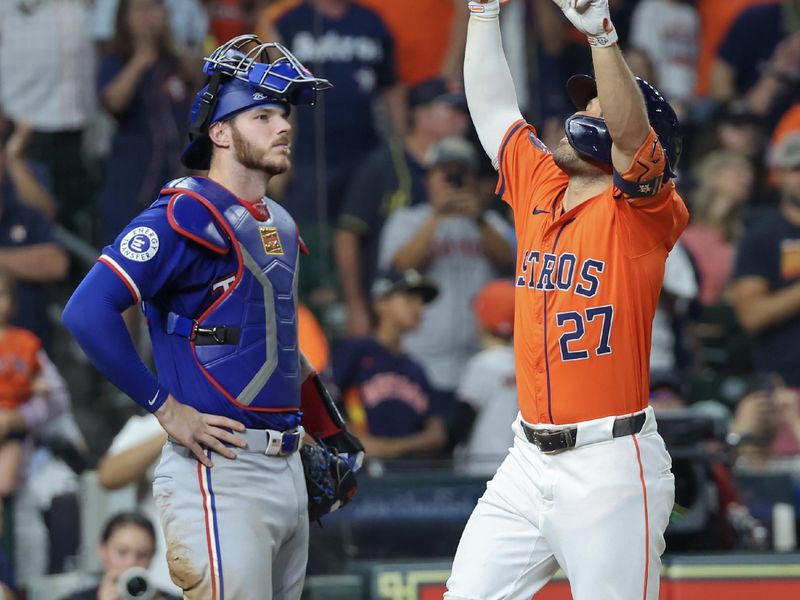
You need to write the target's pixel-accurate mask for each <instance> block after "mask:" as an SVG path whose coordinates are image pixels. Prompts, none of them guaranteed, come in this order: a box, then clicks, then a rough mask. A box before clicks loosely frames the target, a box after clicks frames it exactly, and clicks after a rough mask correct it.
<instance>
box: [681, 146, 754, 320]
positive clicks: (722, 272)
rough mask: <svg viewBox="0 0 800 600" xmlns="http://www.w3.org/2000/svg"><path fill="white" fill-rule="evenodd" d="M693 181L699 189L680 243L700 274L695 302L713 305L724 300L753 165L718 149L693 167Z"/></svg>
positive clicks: (752, 178)
mask: <svg viewBox="0 0 800 600" xmlns="http://www.w3.org/2000/svg"><path fill="white" fill-rule="evenodd" d="M694 179H695V181H697V183H698V187H697V189H696V190H695V191H694V192H693V194H692V195H691V207H692V222H691V223H690V224H689V226H688V227H687V228H686V231H684V232H683V236H681V243H682V244H683V246H684V247H685V248H686V250H687V251H688V252H689V255H690V256H691V258H692V261H693V262H694V265H695V266H696V267H697V270H698V272H699V273H698V274H699V278H698V279H699V283H700V294H699V297H698V299H699V300H700V303H701V304H703V305H705V306H712V305H715V304H718V303H719V302H720V301H721V300H722V294H723V292H724V291H725V287H726V285H727V284H728V280H729V279H730V275H731V272H732V271H733V260H734V249H735V244H736V243H737V242H738V241H739V238H740V237H741V233H742V227H743V223H742V214H743V212H744V208H745V204H746V203H747V199H748V198H749V197H750V195H751V194H752V189H753V182H754V174H753V167H752V166H751V164H750V161H748V160H747V159H746V158H744V157H743V156H741V155H739V154H735V153H733V152H729V151H727V150H718V151H716V152H712V153H711V154H709V155H708V156H707V157H706V158H704V159H703V161H702V162H701V163H700V164H699V165H698V166H697V169H696V175H695V178H694Z"/></svg>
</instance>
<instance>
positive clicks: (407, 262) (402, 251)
mask: <svg viewBox="0 0 800 600" xmlns="http://www.w3.org/2000/svg"><path fill="white" fill-rule="evenodd" d="M441 216H442V215H441V213H440V212H439V211H438V210H436V209H434V210H432V211H431V213H430V215H429V216H428V218H427V219H425V221H424V222H423V223H422V225H421V226H420V227H419V228H418V229H417V230H416V232H415V233H413V234H412V235H411V237H410V238H409V239H408V241H407V242H406V243H405V244H403V245H402V246H400V248H399V249H398V250H397V252H395V254H394V256H393V257H392V262H391V266H392V268H394V269H397V270H399V271H405V270H406V269H421V268H422V267H423V266H424V265H425V263H426V262H427V260H428V258H429V257H430V249H431V246H432V245H433V240H434V239H435V237H436V228H437V227H438V226H439V221H440V219H441Z"/></svg>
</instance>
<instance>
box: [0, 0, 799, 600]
mask: <svg viewBox="0 0 800 600" xmlns="http://www.w3.org/2000/svg"><path fill="white" fill-rule="evenodd" d="M610 4H611V7H612V17H613V21H614V23H615V25H616V26H617V28H618V29H619V32H620V40H621V41H622V43H623V50H624V52H625V56H626V59H627V60H628V63H629V65H630V66H631V69H632V70H633V72H634V73H635V74H636V75H639V76H642V77H644V78H646V79H647V80H649V81H650V82H651V83H653V84H654V85H656V86H657V87H658V88H659V89H660V90H661V91H662V93H663V94H664V95H665V97H666V98H667V99H668V100H669V101H670V102H671V103H672V105H673V106H674V107H675V109H676V111H677V112H678V114H679V115H680V117H681V122H682V129H683V134H684V143H683V152H682V159H681V161H680V163H679V164H678V172H679V176H678V180H677V185H678V188H679V191H680V192H681V194H682V197H683V198H684V200H685V201H686V204H687V206H688V207H689V210H690V213H691V223H690V225H689V227H688V229H687V230H686V232H685V234H684V235H683V237H682V239H681V240H680V242H679V244H678V245H677V246H676V247H675V249H674V250H673V252H672V253H671V255H670V257H669V260H668V262H667V267H666V272H665V281H664V291H663V293H662V296H661V299H660V302H659V309H658V312H657V314H656V318H655V322H654V329H653V340H652V374H653V398H652V399H653V404H654V406H656V408H657V410H659V411H663V412H665V413H666V412H671V411H674V410H679V411H686V410H689V411H694V412H695V413H696V414H705V415H711V416H712V417H713V418H714V419H715V421H716V422H718V423H720V427H721V432H722V433H721V434H720V435H719V436H718V437H719V440H720V441H721V443H722V444H724V445H725V448H726V456H727V457H728V460H727V462H726V465H727V468H728V469H732V470H733V472H737V471H743V472H744V471H747V472H753V471H754V472H764V471H771V470H775V469H789V470H790V471H792V470H797V469H798V468H800V462H797V461H796V459H797V458H798V457H800V0H610ZM502 12H503V14H502V15H501V22H502V24H503V32H504V43H505V44H506V45H507V47H509V48H514V49H516V51H514V52H509V59H510V63H511V64H510V67H511V71H512V73H513V74H514V77H515V81H516V83H517V93H518V97H519V100H520V106H521V107H522V108H523V112H524V114H525V116H526V118H527V119H528V121H529V122H531V123H532V124H534V125H535V126H536V127H537V131H538V133H539V137H540V138H541V140H542V141H543V142H544V144H545V145H547V146H548V147H555V146H557V145H558V142H559V140H560V139H561V137H562V136H563V135H564V133H563V121H564V118H565V117H566V116H568V115H569V114H571V113H572V112H573V108H572V107H571V105H570V102H569V99H568V98H567V96H566V93H565V90H564V83H565V81H566V79H567V78H568V77H569V76H570V75H572V74H574V73H588V72H591V56H590V50H589V47H588V46H587V45H586V42H585V39H584V37H583V36H582V35H580V34H578V33H577V32H576V31H575V30H574V29H572V28H571V26H570V25H569V23H568V22H567V21H566V20H565V19H563V17H562V15H561V14H560V11H559V10H558V9H557V7H556V6H555V5H554V4H553V2H552V0H511V2H509V3H507V4H505V5H504V8H503V11H502ZM467 21H468V14H467V10H466V2H465V1H464V0H409V1H407V2H387V1H384V0H273V1H270V0H94V1H93V2H92V1H90V0H13V1H9V2H4V3H2V7H1V8H0V469H2V471H1V472H0V495H2V500H3V517H4V519H3V521H2V523H3V524H4V526H5V527H4V533H3V541H4V544H3V545H2V546H0V582H2V584H3V585H4V586H6V588H5V589H6V591H7V596H6V597H8V598H13V597H14V596H13V595H12V594H13V591H12V590H14V589H15V588H16V589H24V588H25V587H26V586H27V585H29V583H30V582H31V581H33V580H35V578H36V577H39V576H41V575H45V574H48V573H59V572H63V571H66V570H69V569H71V568H74V567H75V566H76V565H75V556H77V554H78V548H79V546H80V545H81V544H83V545H84V546H85V545H87V544H88V545H92V546H93V545H94V543H95V540H79V539H78V529H77V525H76V523H77V521H78V514H79V512H80V505H79V504H80V503H79V499H78V491H79V474H80V473H81V472H82V471H83V470H84V469H86V468H89V469H95V468H96V469H97V472H98V478H99V482H100V484H101V485H102V486H104V487H105V488H107V489H109V490H110V489H117V488H120V487H123V486H126V485H129V484H136V485H137V486H139V487H140V488H141V490H142V494H141V495H140V496H139V499H140V502H141V504H140V506H139V508H140V509H141V511H142V514H144V515H147V516H148V517H149V518H151V519H153V520H154V517H155V514H154V511H153V506H152V497H151V495H150V493H149V483H150V482H151V479H152V466H153V464H154V463H155V461H157V459H158V456H159V449H160V446H161V445H162V443H163V440H164V438H165V434H164V432H163V431H162V430H161V429H160V427H159V425H158V423H157V421H156V420H155V418H154V417H151V416H141V415H139V414H133V406H134V405H133V403H132V402H131V403H128V404H125V403H124V402H122V403H120V402H119V401H118V400H116V399H115V397H116V395H115V394H114V393H113V392H111V391H110V389H109V388H108V387H106V386H104V385H102V384H93V385H88V386H87V385H84V384H83V383H81V381H82V380H85V379H87V378H91V377H95V379H96V376H94V375H90V374H89V373H90V371H89V368H88V367H87V366H86V364H85V362H84V363H81V360H80V356H77V353H78V351H77V350H76V347H75V346H74V345H73V344H70V342H69V340H68V338H67V336H66V335H65V334H64V332H63V331H62V330H59V329H58V326H57V325H56V323H57V321H58V319H57V316H56V315H57V313H58V306H59V303H61V304H63V302H61V301H62V300H63V298H65V297H66V295H67V294H68V293H69V291H70V290H71V288H72V286H74V283H75V281H76V280H77V278H79V277H80V276H81V275H82V274H83V273H85V272H86V271H87V270H88V269H89V268H90V267H91V262H87V260H88V261H91V260H92V257H91V256H89V257H88V259H87V252H86V251H85V250H84V251H83V252H82V251H81V250H80V248H86V245H87V244H88V247H89V248H90V249H91V248H93V249H99V248H101V247H102V246H104V245H105V244H108V243H111V242H112V241H113V240H114V238H115V236H116V234H117V233H118V232H119V231H120V230H121V229H122V227H123V226H124V225H125V224H126V223H127V222H128V221H129V220H130V219H131V218H132V217H133V216H134V215H136V214H137V213H138V212H139V211H141V210H142V209H143V208H144V207H146V206H147V205H148V204H150V203H151V202H152V201H153V200H154V199H155V198H156V196H157V194H158V191H159V189H160V188H161V186H162V185H163V184H164V183H165V182H166V181H167V180H169V179H171V178H174V177H179V176H181V175H184V174H186V171H185V169H182V167H181V166H180V162H179V156H180V152H181V149H182V147H183V144H184V143H185V141H186V131H187V127H188V109H189V105H190V103H191V99H192V97H193V94H194V93H195V91H196V90H197V89H198V88H199V87H200V86H201V85H202V83H203V82H202V78H201V77H200V68H199V67H200V65H201V62H202V58H203V56H204V55H205V53H206V52H207V51H208V50H210V49H213V48H214V47H216V46H217V45H218V44H220V43H222V42H224V41H226V40H228V39H230V38H232V37H233V36H236V35H240V34H243V33H251V32H255V33H257V34H259V35H260V36H261V37H262V39H264V40H270V41H280V42H281V43H283V44H284V45H286V46H287V48H288V49H289V50H291V51H292V52H293V53H294V54H295V55H296V56H297V57H298V58H299V59H300V60H301V61H302V62H303V63H304V64H305V65H306V66H307V67H309V69H310V70H311V71H312V72H313V73H314V74H315V75H317V76H321V77H324V78H327V79H329V80H330V81H331V82H332V83H333V84H334V88H333V90H331V91H330V92H329V93H326V94H325V95H321V96H320V107H318V108H319V109H318V110H315V111H310V110H303V109H302V108H300V109H297V110H295V111H294V112H293V114H292V118H293V121H292V122H293V128H294V134H295V139H294V142H293V148H292V161H293V168H292V171H291V173H289V174H287V175H286V176H281V177H278V178H276V179H275V180H274V181H273V182H272V183H271V188H270V194H271V195H272V196H273V197H274V198H276V199H278V200H280V201H282V202H284V203H285V204H286V206H287V208H288V209H289V210H290V212H291V213H292V215H293V216H294V217H295V219H296V220H297V221H298V224H299V228H300V233H301V236H302V238H303V240H304V242H305V244H306V245H307V246H308V247H309V248H310V250H311V255H310V256H308V257H304V258H303V259H302V260H303V262H302V263H301V273H302V275H301V281H300V300H301V302H302V303H303V306H302V312H301V316H300V329H301V346H302V347H303V348H304V349H307V350H306V351H307V353H308V354H309V355H310V357H311V360H312V362H314V364H315V366H316V367H317V368H318V370H319V371H320V372H322V373H323V374H324V376H325V378H326V380H327V381H328V382H329V384H330V386H331V389H332V390H333V391H334V392H335V394H336V395H337V396H338V398H339V399H340V400H341V403H342V406H343V408H344V410H345V413H346V415H347V418H348V420H349V421H350V423H351V426H352V427H353V429H354V430H355V431H356V432H358V434H360V435H361V436H362V439H363V440H364V443H365V446H366V448H367V453H368V456H369V457H370V459H369V460H370V461H372V463H373V464H382V465H391V462H392V461H394V460H401V459H414V458H425V459H431V458H441V459H448V460H449V459H452V460H453V461H454V462H453V464H454V465H455V467H454V468H455V469H457V470H458V471H460V472H464V473H469V474H473V475H477V476H486V477H488V476H490V475H491V474H492V472H493V469H494V467H496V466H497V464H499V461H500V460H501V458H502V455H503V453H504V452H505V449H506V448H507V447H508V444H509V443H510V441H511V431H510V423H511V420H512V419H513V418H514V416H515V415H516V408H515V402H516V395H515V388H514V374H513V373H514V371H513V361H514V356H513V352H512V343H513V291H514V287H515V286H517V285H525V282H524V279H522V283H521V284H520V283H518V282H517V281H516V280H515V273H517V271H519V270H520V269H522V270H524V266H520V267H518V266H517V265H515V262H516V261H517V260H519V258H518V257H516V258H515V254H516V252H515V250H516V248H515V239H514V230H513V224H512V223H511V222H510V212H509V211H508V210H507V208H506V206H505V205H504V204H503V202H502V201H501V200H500V199H499V198H497V197H496V196H495V194H494V190H495V184H496V174H495V171H494V169H493V167H492V165H491V164H489V162H488V159H486V157H485V155H484V154H483V152H482V150H481V148H480V146H479V145H478V144H477V139H476V136H475V134H474V131H473V130H472V127H471V124H470V119H469V113H468V108H467V105H466V100H465V97H464V95H463V92H462V82H461V67H462V64H463V51H464V39H465V35H466V27H467ZM94 252H95V253H96V254H97V253H99V250H94ZM91 253H92V251H89V252H88V254H89V255H91ZM137 321H138V319H136V318H135V316H134V317H133V318H131V319H130V323H129V324H130V325H131V327H132V328H133V329H134V330H136V329H137V328H138V327H139V326H140V325H138V324H137ZM98 333H99V334H102V332H98ZM134 333H136V334H137V335H136V336H135V337H137V339H138V340H139V346H140V350H141V352H142V353H143V355H144V356H147V355H148V350H147V343H146V340H144V339H140V338H143V337H145V336H140V335H138V330H137V331H134ZM50 357H53V360H51V358H50ZM76 365H77V366H76ZM59 371H61V373H59ZM62 375H63V377H62ZM65 379H66V382H65ZM70 390H71V391H72V394H70ZM78 390H80V393H78ZM586 390H587V394H591V382H587V385H586ZM70 396H71V400H70ZM103 403H106V404H108V406H110V407H112V408H113V410H115V411H117V413H118V414H119V415H120V416H119V417H117V418H116V419H115V420H113V421H111V422H109V423H108V424H107V428H106V429H105V431H104V433H103V434H102V435H96V430H92V431H89V430H88V426H86V425H84V424H85V423H93V424H94V425H95V426H96V425H97V420H96V419H95V420H92V419H93V418H94V416H96V414H95V413H97V411H98V410H100V409H98V406H99V405H101V404H103ZM93 415H94V416H93ZM128 417H130V419H129V420H128V421H127V423H125V424H124V427H122V428H121V430H118V429H119V428H120V426H121V425H122V423H124V422H125V419H126V418H128ZM76 422H77V424H76ZM112 438H113V441H112ZM792 472H794V471H792ZM797 473H798V474H799V475H800V471H797ZM733 504H736V502H734V501H733V500H732V501H731V505H733ZM56 512H58V514H59V515H61V516H60V517H59V518H58V519H55V518H54V514H55V513H56ZM69 514H73V515H75V518H74V519H70V518H65V517H64V515H69ZM137 519H139V517H136V516H130V515H127V516H123V517H122V518H121V520H120V521H119V522H114V521H112V523H111V524H109V526H108V528H107V531H106V533H104V534H103V537H102V539H101V540H100V545H101V550H100V553H101V556H102V557H103V560H102V562H103V565H104V566H105V569H106V570H107V572H112V571H113V573H115V575H114V576H116V575H119V572H120V569H121V568H122V567H121V566H120V565H124V566H125V567H126V568H127V567H128V566H131V565H133V564H140V565H144V566H147V565H148V564H150V561H151V559H152V558H153V556H155V557H156V560H155V561H154V564H153V567H152V568H153V572H154V573H155V575H154V577H155V578H156V580H157V581H158V584H159V586H160V587H161V588H163V589H164V590H165V591H166V592H169V591H173V592H174V590H175V588H174V587H172V588H171V587H170V582H169V581H168V580H167V578H166V568H165V565H164V564H163V559H162V558H161V557H162V556H163V554H161V553H162V552H163V540H162V539H161V538H160V535H161V534H160V531H159V527H158V526H157V524H156V527H155V530H153V529H152V528H150V527H148V526H147V525H146V523H147V521H146V520H144V521H140V520H137ZM122 534H126V535H128V536H129V537H130V538H131V540H132V541H130V544H132V545H137V544H138V545H139V546H143V547H144V549H143V550H141V552H142V556H140V557H139V558H137V559H135V560H133V562H130V563H129V562H126V561H127V559H125V560H122V562H118V563H115V562H114V555H113V552H114V550H113V547H114V543H115V540H116V538H117V536H120V535H122ZM126 543H128V542H126ZM731 544H732V545H735V544H734V543H733V542H731ZM12 549H13V550H12ZM156 563H158V564H156ZM115 565H116V566H115ZM114 576H107V577H106V578H104V579H102V580H101V581H100V583H99V586H100V587H99V588H98V589H97V590H95V591H94V592H90V593H89V594H88V595H83V596H75V598H78V597H81V598H84V597H85V598H90V597H91V598H95V597H96V598H113V597H115V596H113V593H112V591H109V590H111V588H112V587H113V586H112V585H111V584H110V583H109V581H110V579H113V577H114ZM104 590H105V595H104Z"/></svg>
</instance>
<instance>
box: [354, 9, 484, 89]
mask: <svg viewBox="0 0 800 600" xmlns="http://www.w3.org/2000/svg"><path fill="white" fill-rule="evenodd" d="M360 3H361V4H363V5H364V6H368V7H369V8H371V9H372V10H374V11H375V12H376V13H378V15H379V16H380V17H381V19H383V22H384V23H386V25H387V26H388V27H389V30H390V31H391V32H392V36H393V37H394V40H395V46H396V51H395V65H396V70H397V77H398V78H399V79H400V81H402V82H403V83H404V84H405V85H406V86H415V85H418V84H420V83H422V82H423V81H426V80H428V79H434V78H437V77H443V78H444V79H447V80H449V81H451V82H461V71H462V69H463V65H464V44H465V43H466V37H465V36H466V33H467V17H468V16H469V13H468V12H467V10H466V9H467V7H466V5H465V4H464V2H463V1H462V0H449V1H448V0H416V1H415V2H386V0H360Z"/></svg>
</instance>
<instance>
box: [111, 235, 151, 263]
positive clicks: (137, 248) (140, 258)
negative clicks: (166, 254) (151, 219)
mask: <svg viewBox="0 0 800 600" xmlns="http://www.w3.org/2000/svg"><path fill="white" fill-rule="evenodd" d="M119 251H120V252H121V253H122V256H124V257H125V258H129V259H130V260H134V261H136V262H146V261H148V260H150V259H151V258H153V257H154V256H155V255H156V253H157V252H158V234H157V233H156V232H155V231H153V230H152V229H150V228H149V227H136V228H135V229H131V230H130V231H129V232H128V233H126V234H125V237H124V238H122V241H121V242H120V243H119Z"/></svg>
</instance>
